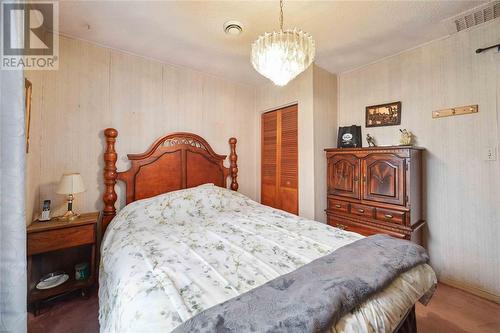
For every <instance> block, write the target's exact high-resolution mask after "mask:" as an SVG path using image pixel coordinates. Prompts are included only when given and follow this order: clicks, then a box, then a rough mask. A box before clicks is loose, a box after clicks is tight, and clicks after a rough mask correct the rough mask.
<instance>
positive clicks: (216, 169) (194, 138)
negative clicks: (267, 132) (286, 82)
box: [102, 128, 238, 234]
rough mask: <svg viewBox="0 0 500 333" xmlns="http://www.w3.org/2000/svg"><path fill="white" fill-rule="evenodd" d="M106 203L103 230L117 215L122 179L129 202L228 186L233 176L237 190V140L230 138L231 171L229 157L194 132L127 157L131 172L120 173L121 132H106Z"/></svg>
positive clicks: (170, 136)
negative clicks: (118, 147) (118, 185)
mask: <svg viewBox="0 0 500 333" xmlns="http://www.w3.org/2000/svg"><path fill="white" fill-rule="evenodd" d="M104 136H105V138H106V152H105V153H104V188H105V193H104V195H103V197H102V200H103V202H104V210H103V220H102V231H103V234H104V231H105V230H106V227H107V226H108V224H109V222H111V220H112V219H113V217H115V215H116V208H115V203H116V199H117V195H116V191H115V184H116V181H117V180H121V181H123V182H124V183H125V186H126V192H125V193H126V203H127V204H129V203H131V202H133V201H136V200H140V199H145V198H149V197H153V196H155V195H158V194H162V193H167V192H170V191H176V190H180V189H185V188H190V187H195V186H198V185H201V184H205V183H214V184H215V185H217V186H221V187H227V183H226V180H227V177H228V176H231V189H232V190H234V191H237V190H238V181H237V176H238V165H237V160H238V155H236V142H237V140H236V139H235V138H230V139H229V145H230V147H231V153H230V155H229V162H230V166H229V168H226V167H225V166H224V160H225V159H226V155H219V154H216V153H215V152H214V151H213V149H212V147H210V145H209V144H208V143H207V141H205V139H203V138H202V137H200V136H198V135H196V134H192V133H183V132H179V133H172V134H168V135H166V136H164V137H161V138H159V139H158V140H156V141H155V142H154V143H153V144H152V145H151V147H150V148H149V149H148V150H147V151H146V152H144V153H142V154H128V155H127V157H128V159H129V161H130V162H131V166H130V169H128V170H127V171H123V172H117V170H116V160H117V158H118V155H117V153H116V151H115V142H116V138H117V137H118V131H117V130H116V129H114V128H107V129H106V130H104Z"/></svg>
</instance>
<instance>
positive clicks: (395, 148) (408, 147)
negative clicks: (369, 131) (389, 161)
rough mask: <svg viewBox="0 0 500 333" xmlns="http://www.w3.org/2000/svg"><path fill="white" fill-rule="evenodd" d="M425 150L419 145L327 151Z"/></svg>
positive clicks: (331, 150) (331, 149)
mask: <svg viewBox="0 0 500 333" xmlns="http://www.w3.org/2000/svg"><path fill="white" fill-rule="evenodd" d="M408 149H411V150H425V148H423V147H418V146H377V147H361V148H326V149H325V151H327V152H341V151H371V150H378V151H384V150H408Z"/></svg>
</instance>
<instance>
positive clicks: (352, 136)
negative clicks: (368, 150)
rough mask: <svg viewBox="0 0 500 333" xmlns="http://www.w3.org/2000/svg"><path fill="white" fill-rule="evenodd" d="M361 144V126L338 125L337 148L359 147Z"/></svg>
mask: <svg viewBox="0 0 500 333" xmlns="http://www.w3.org/2000/svg"><path fill="white" fill-rule="evenodd" d="M362 145H363V144H362V141H361V126H356V125H351V126H345V127H339V136H338V139H337V147H338V148H360V147H361V146H362Z"/></svg>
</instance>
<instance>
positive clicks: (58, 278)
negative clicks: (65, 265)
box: [36, 271, 69, 290]
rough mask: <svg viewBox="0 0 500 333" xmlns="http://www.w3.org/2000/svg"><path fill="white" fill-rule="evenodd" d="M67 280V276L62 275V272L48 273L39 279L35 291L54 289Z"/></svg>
mask: <svg viewBox="0 0 500 333" xmlns="http://www.w3.org/2000/svg"><path fill="white" fill-rule="evenodd" d="M68 279H69V275H68V274H66V273H64V272H63V271H57V272H53V273H49V274H47V275H45V276H44V277H43V278H41V279H40V282H38V283H37V285H36V289H40V290H43V289H51V288H55V287H57V286H59V285H61V284H63V283H64V282H66V281H68Z"/></svg>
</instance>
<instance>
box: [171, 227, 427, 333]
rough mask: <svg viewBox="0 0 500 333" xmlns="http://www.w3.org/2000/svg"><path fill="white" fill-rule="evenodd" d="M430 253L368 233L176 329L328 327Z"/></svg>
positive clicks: (224, 331)
mask: <svg viewBox="0 0 500 333" xmlns="http://www.w3.org/2000/svg"><path fill="white" fill-rule="evenodd" d="M428 259H429V257H428V255H427V253H426V251H425V249H424V248H423V247H421V246H419V245H417V244H414V243H411V242H409V241H405V240H400V239H395V238H392V237H389V236H386V235H375V236H370V237H367V238H363V239H360V240H358V241H356V242H353V243H351V244H349V245H346V246H344V247H341V248H340V249H337V250H336V251H334V252H332V253H331V254H328V255H326V256H324V257H321V258H318V259H316V260H314V261H312V262H310V263H309V264H306V265H304V266H302V267H300V268H298V269H296V270H295V271H293V272H290V273H288V274H285V275H282V276H280V277H278V278H276V279H274V280H272V281H269V282H267V283H265V284H263V285H261V286H259V287H257V288H255V289H252V290H250V291H248V292H246V293H244V294H242V295H239V296H237V297H234V298H232V299H230V300H227V301H226V302H223V303H220V304H217V305H215V306H213V307H211V308H209V309H206V310H205V311H203V312H201V313H199V314H197V315H196V316H194V317H192V318H190V319H189V320H187V321H185V322H184V323H182V324H181V325H180V326H178V327H177V328H176V329H175V330H174V331H173V332H174V333H187V332H190V333H204V332H211V333H212V332H220V333H247V332H258V333H263V332H273V333H277V332H325V331H327V330H328V329H330V328H331V327H332V326H333V325H335V324H336V323H337V321H338V320H339V319H340V318H341V317H342V316H344V315H345V314H347V313H349V312H350V311H352V310H353V309H355V308H356V307H357V306H359V305H361V303H363V302H364V301H365V300H367V299H368V298H369V297H370V296H372V295H373V294H375V293H377V292H378V291H381V290H382V289H383V288H385V287H387V286H388V285H389V284H390V283H391V282H392V281H393V280H394V279H396V278H397V277H398V276H399V275H400V274H402V273H404V272H406V271H408V270H410V269H411V268H413V267H415V266H418V265H420V264H423V263H427V261H428Z"/></svg>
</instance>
